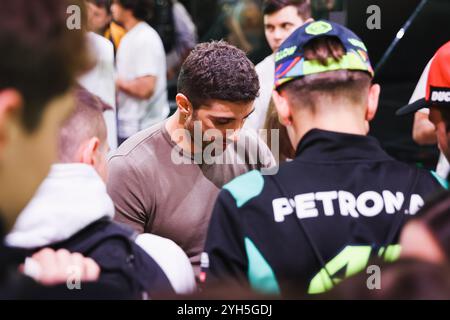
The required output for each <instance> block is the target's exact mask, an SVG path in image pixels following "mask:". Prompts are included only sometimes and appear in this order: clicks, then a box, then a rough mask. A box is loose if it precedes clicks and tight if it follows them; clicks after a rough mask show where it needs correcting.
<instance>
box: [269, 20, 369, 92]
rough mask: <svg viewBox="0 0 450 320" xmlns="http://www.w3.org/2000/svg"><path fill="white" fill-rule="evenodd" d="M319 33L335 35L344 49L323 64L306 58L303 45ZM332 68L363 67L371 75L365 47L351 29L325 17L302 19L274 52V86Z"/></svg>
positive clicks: (358, 68)
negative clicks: (341, 54)
mask: <svg viewBox="0 0 450 320" xmlns="http://www.w3.org/2000/svg"><path fill="white" fill-rule="evenodd" d="M320 37H336V38H338V39H339V40H340V41H341V42H342V44H343V46H344V48H345V51H346V53H345V55H344V56H343V57H342V59H340V60H339V61H335V60H334V59H332V58H330V61H329V63H328V65H327V66H324V65H322V64H321V63H320V62H319V61H316V60H306V59H305V57H304V47H305V45H306V44H307V43H308V42H310V41H311V40H313V39H316V38H320ZM336 70H357V71H365V72H367V73H369V74H370V75H371V76H372V77H373V76H374V71H373V68H372V65H371V64H370V60H369V54H368V52H367V48H366V46H365V45H364V43H363V42H362V41H361V39H360V38H359V37H358V36H357V35H356V34H354V33H353V32H352V31H351V30H349V29H347V28H346V27H344V26H342V25H339V24H337V23H333V22H330V21H325V20H319V21H314V22H310V23H306V24H304V25H303V26H301V27H300V28H298V29H297V30H295V31H294V33H293V34H291V35H290V36H289V38H287V39H286V41H284V43H283V44H282V45H281V47H280V49H279V50H278V51H277V52H276V54H275V89H277V88H279V87H280V86H282V85H283V84H285V83H287V82H289V81H292V80H294V79H297V78H300V77H303V76H307V75H311V74H316V73H322V72H327V71H336Z"/></svg>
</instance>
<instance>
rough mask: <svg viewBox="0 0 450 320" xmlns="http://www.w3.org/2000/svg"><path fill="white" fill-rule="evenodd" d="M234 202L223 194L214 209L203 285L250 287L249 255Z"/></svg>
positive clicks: (203, 261) (201, 277) (206, 251)
mask: <svg viewBox="0 0 450 320" xmlns="http://www.w3.org/2000/svg"><path fill="white" fill-rule="evenodd" d="M238 216H239V212H238V208H237V207H236V204H235V200H234V198H233V197H232V196H231V195H230V194H229V192H228V191H226V190H222V191H221V193H220V194H219V197H218V199H217V201H216V204H215V206H214V209H213V213H212V218H211V222H210V225H209V230H208V235H207V239H206V244H205V252H204V253H203V255H202V258H201V265H202V273H201V275H200V281H201V282H203V283H204V285H205V286H206V287H212V286H217V285H220V284H224V283H225V284H226V285H227V287H231V286H245V287H248V280H247V275H246V272H247V268H248V262H247V255H246V253H245V243H244V236H243V233H242V231H241V227H242V226H241V222H240V221H239V220H240V219H238V218H237V217H238Z"/></svg>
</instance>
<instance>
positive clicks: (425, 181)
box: [390, 160, 448, 191]
mask: <svg viewBox="0 0 450 320" xmlns="http://www.w3.org/2000/svg"><path fill="white" fill-rule="evenodd" d="M390 163H391V164H392V168H391V171H392V172H393V175H394V176H398V177H401V178H402V180H404V178H405V177H409V179H414V178H416V177H417V178H416V183H417V184H418V185H419V186H420V187H423V188H424V189H429V191H433V189H436V188H444V189H448V182H447V180H445V179H444V178H442V177H440V176H439V175H438V174H437V173H436V172H435V171H433V170H427V169H424V168H419V167H417V166H415V165H413V164H408V163H404V162H401V161H397V160H392V161H390ZM415 172H416V174H415ZM410 182H411V183H413V181H410Z"/></svg>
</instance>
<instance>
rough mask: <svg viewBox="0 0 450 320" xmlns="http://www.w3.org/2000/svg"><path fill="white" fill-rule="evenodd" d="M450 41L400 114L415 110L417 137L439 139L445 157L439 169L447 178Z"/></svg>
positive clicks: (423, 140) (428, 140) (425, 140)
mask: <svg viewBox="0 0 450 320" xmlns="http://www.w3.org/2000/svg"><path fill="white" fill-rule="evenodd" d="M449 65H450V42H447V43H446V44H444V45H443V46H442V47H441V48H440V49H439V50H438V51H437V52H436V54H435V55H434V57H433V59H432V60H431V61H430V62H429V63H428V65H427V67H426V68H425V71H424V73H423V74H422V76H421V79H420V81H419V84H418V85H417V88H416V90H415V92H414V94H413V97H412V98H411V101H410V104H409V105H407V106H405V107H403V108H401V109H399V110H398V111H397V113H396V114H397V115H405V114H410V113H415V115H414V116H415V118H414V128H413V137H414V140H415V141H417V142H419V143H423V144H430V143H437V144H438V147H439V150H440V151H441V157H440V160H439V163H438V167H437V173H438V175H439V176H440V177H441V178H442V179H446V178H447V175H448V173H449V167H448V161H450V151H449V150H450V147H449V142H450V136H449V135H448V132H449V131H450V130H449V128H450V111H449V110H450V93H449V92H450V67H449Z"/></svg>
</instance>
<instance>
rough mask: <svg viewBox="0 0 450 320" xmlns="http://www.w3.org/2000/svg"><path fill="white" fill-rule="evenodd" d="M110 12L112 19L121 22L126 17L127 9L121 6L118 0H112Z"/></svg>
mask: <svg viewBox="0 0 450 320" xmlns="http://www.w3.org/2000/svg"><path fill="white" fill-rule="evenodd" d="M111 14H112V18H113V19H114V21H116V22H117V23H119V24H123V23H124V21H125V19H126V17H127V10H126V9H125V8H124V7H122V5H121V4H120V3H119V1H118V0H113V2H112V5H111Z"/></svg>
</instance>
